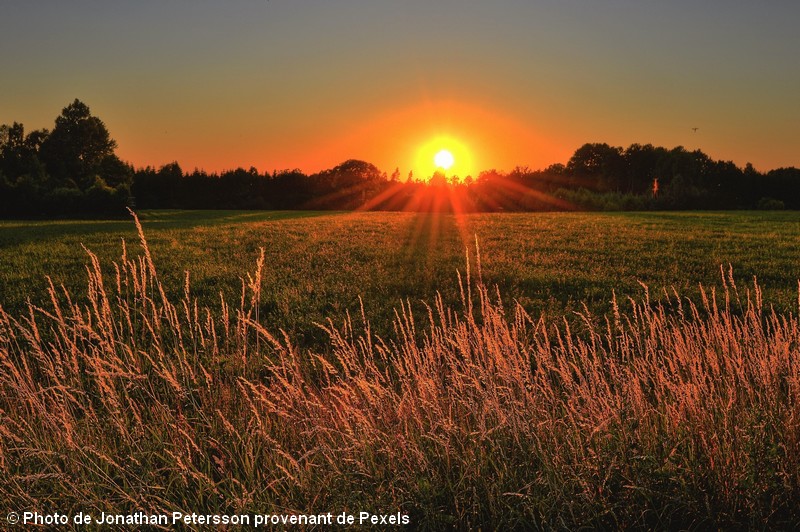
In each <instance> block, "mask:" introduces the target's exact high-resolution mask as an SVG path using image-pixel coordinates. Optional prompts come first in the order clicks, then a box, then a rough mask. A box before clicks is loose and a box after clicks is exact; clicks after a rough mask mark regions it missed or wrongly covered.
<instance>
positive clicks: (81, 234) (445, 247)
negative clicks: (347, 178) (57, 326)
mask: <svg viewBox="0 0 800 532" xmlns="http://www.w3.org/2000/svg"><path fill="white" fill-rule="evenodd" d="M141 219H142V222H143V225H144V228H145V231H146V234H147V237H148V240H149V243H150V247H151V249H152V251H153V256H154V257H155V261H156V266H157V267H158V269H159V271H160V273H161V278H162V280H164V281H165V285H166V287H167V289H168V290H171V291H172V292H173V293H176V294H180V293H182V290H183V284H184V276H185V272H186V271H189V272H190V274H191V285H192V289H193V295H195V296H197V297H198V298H199V299H200V300H201V301H203V302H204V303H205V304H208V305H210V306H212V307H214V306H215V305H217V304H218V301H219V293H220V292H222V293H223V295H224V296H225V297H226V298H227V299H229V300H235V299H238V296H239V294H240V293H241V277H243V276H244V275H245V274H246V273H247V272H249V271H251V270H252V268H253V265H254V263H255V260H256V257H257V256H258V253H259V248H262V247H263V248H264V250H265V255H266V264H265V270H264V288H263V296H262V297H263V299H262V306H261V309H260V310H261V317H262V319H263V321H264V322H265V323H267V324H269V325H270V326H272V327H273V329H275V330H277V329H284V330H286V331H288V332H289V333H290V334H291V335H292V337H293V338H294V339H295V341H297V342H298V343H299V344H300V345H304V346H315V347H319V345H320V344H321V342H323V341H324V339H325V336H324V334H323V333H322V332H321V331H320V330H319V329H318V328H317V327H316V326H315V325H314V323H315V322H323V321H324V320H325V319H326V318H329V317H330V318H333V319H335V320H340V319H341V318H342V316H343V315H344V314H345V312H347V311H349V312H351V313H352V312H356V311H358V310H359V296H360V297H361V298H362V299H363V302H364V306H365V308H366V310H367V313H368V314H369V315H370V316H371V317H372V318H373V320H374V321H375V323H376V328H377V332H379V333H381V334H387V333H388V332H389V329H390V327H389V325H390V323H391V321H392V317H393V309H394V307H396V306H398V305H399V304H400V303H401V301H403V300H410V301H411V302H412V304H414V305H418V303H419V301H420V300H430V299H431V298H432V297H433V296H435V295H436V293H437V292H441V293H442V295H443V297H444V300H445V303H447V304H452V303H455V302H457V301H458V290H457V277H456V271H457V270H460V271H462V272H463V271H464V269H465V263H466V259H465V251H466V249H467V248H472V249H473V250H474V243H475V238H476V237H477V239H478V243H479V246H480V249H481V251H482V255H483V261H484V263H483V274H484V280H485V282H486V284H487V285H489V286H493V285H495V284H496V285H498V286H499V288H500V291H501V293H502V294H503V295H504V297H505V298H506V299H507V300H508V301H511V300H517V301H518V302H519V303H520V304H522V306H523V307H524V308H525V309H526V310H527V311H528V312H530V313H531V314H533V315H539V314H541V313H545V314H546V315H547V316H549V317H551V318H553V319H560V317H561V316H568V317H569V316H572V315H573V312H574V311H582V305H583V303H586V304H587V305H588V306H589V309H590V310H591V311H592V312H593V313H595V314H598V315H600V314H603V313H605V312H607V311H608V310H609V309H610V306H609V301H610V299H611V297H612V291H615V292H616V294H617V296H618V297H619V298H620V299H621V300H623V301H624V300H625V298H626V297H628V296H631V297H637V296H639V295H640V294H641V293H642V287H641V286H640V284H639V281H641V282H643V283H645V284H647V285H648V286H649V287H650V292H651V293H652V294H653V295H654V297H656V298H658V297H659V296H660V294H661V293H662V291H663V289H665V288H666V289H671V288H673V287H674V288H675V289H677V290H678V291H679V292H680V293H681V294H683V295H686V296H696V295H697V293H698V292H697V287H698V284H699V283H703V284H704V285H706V286H717V285H719V283H720V267H721V266H723V267H724V268H725V269H726V270H727V268H728V266H729V265H730V266H732V267H733V271H734V274H735V276H736V278H737V279H739V280H744V281H751V280H752V278H753V276H758V280H759V284H760V285H761V286H762V287H763V289H764V292H765V298H766V299H767V300H768V301H769V302H771V303H772V304H774V305H776V307H777V308H778V309H779V310H786V309H790V308H795V305H796V302H797V294H796V287H795V281H796V280H797V279H798V278H800V247H799V246H797V242H798V240H799V239H800V220H799V219H798V216H797V214H796V213H792V212H769V213H765V212H752V213H751V212H723V213H716V212H713V213H613V214H598V213H591V214H583V213H581V214H569V213H555V214H477V215H469V216H465V217H463V218H455V217H453V216H452V215H435V214H415V213H320V212H243V211H146V212H143V213H141ZM122 239H125V240H126V242H127V243H128V249H129V252H130V253H132V254H133V253H138V252H139V248H138V243H137V238H136V234H135V229H134V227H133V223H132V222H130V221H126V220H121V221H79V222H74V221H54V222H0V287H2V290H0V305H3V307H4V308H5V309H6V310H9V311H12V312H14V311H19V310H22V309H23V308H24V306H25V302H26V300H28V299H29V298H30V300H31V301H32V302H34V303H42V302H46V301H47V294H46V282H45V277H46V276H50V277H52V279H53V281H54V283H56V285H59V284H64V286H65V287H66V288H67V289H68V290H69V291H70V292H71V293H73V294H76V295H81V294H85V291H86V272H85V266H86V265H87V264H88V258H87V254H86V252H85V251H84V250H83V249H82V248H81V245H83V246H85V247H86V248H88V249H89V250H91V251H92V252H94V253H96V254H97V255H98V256H99V257H100V259H101V263H102V264H103V265H104V267H105V268H106V271H107V272H108V273H110V272H111V266H110V265H111V262H112V261H113V260H119V257H120V252H121V251H120V250H121V245H120V244H121V240H122ZM473 254H474V253H473ZM473 260H474V257H473Z"/></svg>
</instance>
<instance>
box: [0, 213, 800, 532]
mask: <svg viewBox="0 0 800 532" xmlns="http://www.w3.org/2000/svg"><path fill="white" fill-rule="evenodd" d="M142 221H143V229H142V230H140V229H137V226H135V225H134V224H133V223H132V222H127V221H124V222H117V221H115V222H4V223H2V224H0V246H1V247H0V268H1V270H0V275H2V278H0V283H1V284H0V286H2V290H3V291H2V294H0V301H2V308H0V499H2V500H3V501H4V503H5V504H7V505H8V509H9V510H13V511H18V512H23V511H36V512H40V513H44V514H47V513H52V512H53V511H56V510H57V511H60V512H62V513H69V514H73V515H74V514H76V513H78V512H88V513H90V514H92V515H94V516H99V514H100V512H105V513H110V514H131V513H134V512H145V513H148V514H170V513H171V512H176V511H178V512H197V513H203V514H206V513H207V514H225V515H234V514H245V515H264V514H324V513H326V512H333V513H334V514H336V513H341V512H348V513H351V514H355V515H356V516H358V515H359V512H369V513H371V514H385V515H388V514H395V513H397V512H399V513H400V514H401V515H405V516H407V518H408V519H409V522H410V524H411V525H412V526H414V527H415V528H420V529H433V530H438V529H442V528H445V527H457V528H479V527H480V528H486V529H495V528H497V529H522V530H529V529H568V530H574V529H580V528H606V529H616V528H645V529H652V528H656V529H697V530H705V529H717V528H758V529H771V528H776V529H791V528H795V527H796V526H798V524H800V510H798V508H800V364H799V363H798V360H800V358H799V355H800V347H799V346H800V322H799V321H798V318H797V302H798V288H797V278H798V277H800V275H798V271H797V268H798V261H797V259H798V252H797V251H796V250H795V242H796V241H797V237H798V232H800V224H798V221H797V219H796V215H795V214H794V213H769V214H762V213H691V214H687V213H655V214H654V213H649V214H636V213H633V214H631V213H626V214H613V215H599V214H548V215H539V214H525V215H517V214H501V215H475V216H468V217H466V218H463V219H462V218H453V217H450V216H435V215H416V214H385V213H355V214H353V213H333V214H331V213H326V214H320V213H241V212H213V213H199V212H195V213H187V212H148V213H143V215H142ZM476 237H477V240H478V242H479V247H480V252H479V253H477V251H476V249H475V244H474V242H475V238H476ZM121 238H125V240H126V242H127V245H126V247H127V253H126V254H125V255H124V256H123V258H122V259H120V256H121V242H120V240H121ZM145 238H146V239H147V244H145V243H144V239H145ZM81 244H84V245H85V246H86V247H87V248H89V249H91V250H93V251H94V252H96V253H97V255H94V254H91V253H89V252H87V251H84V250H83V249H82V248H81ZM260 248H263V249H264V255H263V257H262V256H261V253H260ZM467 249H469V252H467V251H466V250H467ZM467 253H468V254H469V255H470V259H469V274H467V264H468V262H467V259H466V256H465V255H466V254H467ZM478 255H479V258H480V260H478ZM112 260H116V265H115V264H113V263H112ZM478 264H480V267H479V266H478ZM721 264H723V265H725V268H724V269H725V274H724V275H721V273H720V265H721ZM728 264H730V265H731V267H732V272H733V273H729V270H728V268H727V265H728ZM456 270H460V271H461V277H460V279H461V280H460V281H459V276H458V275H457V274H456ZM185 271H190V272H191V275H190V280H189V282H187V281H186V277H185V274H184V272H185ZM479 271H480V273H479ZM45 275H49V276H50V277H51V278H52V279H53V280H54V282H56V283H63V284H64V286H65V287H67V291H68V292H69V293H71V294H72V295H71V296H70V297H67V295H66V294H65V293H63V291H61V290H60V289H55V290H53V291H52V293H48V289H47V284H46V283H45V281H44V276H45ZM755 275H757V276H758V283H757V284H756V283H754V282H753V279H752V277H753V276H755ZM481 278H482V279H483V282H481V280H480V279H481ZM241 279H244V281H241ZM639 281H642V282H644V283H646V285H647V286H649V288H648V289H647V290H645V288H643V287H642V286H641V285H640V284H639ZM701 282H702V283H703V284H704V285H705V286H706V288H705V289H702V290H701V289H699V288H698V283H701ZM495 285H497V287H498V288H497V290H495ZM667 287H674V288H675V291H674V292H673V291H672V290H671V289H670V290H666V291H665V290H664V289H665V288H667ZM220 292H222V297H220ZM615 295H616V296H615ZM628 296H632V299H630V300H629V299H626V298H627V297H628ZM685 296H689V298H687V297H685ZM359 297H361V298H362V299H363V304H364V310H363V314H362V311H361V310H360V303H359ZM27 298H30V300H31V301H32V302H35V303H36V304H37V305H40V306H41V308H40V309H37V308H34V307H33V306H30V307H29V306H27V305H25V303H24V301H25V300H26V299H27ZM500 298H502V300H501V299H500ZM404 300H405V301H408V303H405V304H404V303H403V301H404ZM421 300H424V301H425V302H426V303H423V302H422V301H421ZM514 300H516V301H517V302H518V303H519V304H518V305H516V304H515V303H514ZM584 303H585V304H586V307H584ZM587 309H588V310H589V312H590V313H592V314H593V315H592V316H590V315H588V314H587V312H586V310H587ZM543 312H545V313H546V316H545V319H542V313H543ZM348 313H349V314H350V316H351V318H352V319H350V318H348V317H347V315H348ZM325 318H330V319H331V320H332V321H331V322H329V323H328V325H327V328H326V329H322V328H320V327H318V326H315V325H313V322H315V321H316V322H319V323H322V324H324V323H325ZM561 318H567V319H566V320H562V319H561ZM281 328H283V329H285V330H286V334H282V333H281V332H280V329H281ZM198 528H201V527H198ZM376 528H378V527H376Z"/></svg>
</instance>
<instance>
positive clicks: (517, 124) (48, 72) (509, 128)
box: [0, 0, 800, 177]
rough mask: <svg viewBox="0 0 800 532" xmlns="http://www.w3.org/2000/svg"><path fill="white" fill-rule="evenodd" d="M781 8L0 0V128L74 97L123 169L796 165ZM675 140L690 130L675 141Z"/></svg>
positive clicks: (791, 61)
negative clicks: (663, 152)
mask: <svg viewBox="0 0 800 532" xmlns="http://www.w3.org/2000/svg"><path fill="white" fill-rule="evenodd" d="M798 22H800V2H796V1H794V0H793V1H784V0H773V1H771V2H769V3H766V2H765V3H756V2H751V1H740V0H729V1H725V2H722V1H713V0H709V1H706V2H702V3H697V2H695V1H687V0H672V1H670V2H663V1H649V0H638V1H633V0H593V1H589V0H586V1H577V0H557V1H532V0H527V1H522V0H516V1H514V0H509V1H502V0H497V1H493V2H488V1H486V0H482V1H475V0H403V1H398V0H393V1H392V0H259V1H256V0H249V1H235V0H231V1H227V2H209V1H203V0H195V1H191V2H188V1H186V2H184V1H178V0H173V1H169V2H164V1H150V0H140V1H136V2H129V1H117V0H103V1H91V2H90V1H81V0H76V1H70V2H63V1H37V2H30V1H27V0H26V1H17V0H5V1H3V2H2V3H0V72H2V83H1V84H0V123H3V124H10V123H12V122H14V121H16V122H21V123H23V124H24V125H25V126H26V129H27V130H31V129H38V128H44V127H46V128H52V127H53V123H54V119H55V117H56V116H57V115H58V114H59V113H60V112H61V109H62V108H63V107H65V106H66V105H68V104H69V103H71V102H72V101H73V100H74V99H75V98H78V99H80V100H81V101H83V102H84V103H86V104H87V105H89V107H90V108H91V110H92V113H93V114H94V115H95V116H99V117H100V118H101V119H102V120H103V121H104V122H105V123H106V126H107V127H108V129H109V131H110V133H111V136H112V137H113V138H114V139H116V141H117V143H118V146H119V147H118V149H117V154H118V155H119V156H120V157H121V158H122V159H123V160H125V161H128V162H130V163H132V164H133V165H134V166H136V167H141V166H146V165H150V166H154V167H159V166H161V165H163V164H166V163H169V162H172V161H177V162H178V163H179V164H180V165H181V167H183V168H184V170H192V169H194V168H200V169H204V170H207V171H223V170H225V169H232V168H236V167H240V166H241V167H245V168H247V167H250V166H255V167H256V168H257V169H259V170H260V171H267V172H271V171H273V170H278V171H280V170H283V169H294V168H297V169H300V170H302V171H304V172H306V173H311V172H316V171H319V170H323V169H326V168H331V167H333V166H335V165H337V164H339V163H341V162H343V161H345V160H347V159H362V160H366V161H369V162H371V163H373V164H375V165H377V166H378V167H379V168H381V169H382V170H384V171H387V172H388V173H391V172H392V171H393V170H394V169H395V168H399V169H400V171H401V174H402V175H403V176H405V175H406V174H407V173H408V171H410V170H411V171H413V172H414V174H415V176H418V177H419V176H424V175H426V174H427V175H430V174H431V173H432V172H433V170H434V169H435V166H434V165H433V162H432V161H433V156H434V154H435V153H436V152H437V151H438V150H440V149H448V150H450V151H451V152H452V153H453V155H454V157H455V161H456V162H455V165H454V166H453V167H452V168H451V169H450V170H449V172H450V173H453V174H458V175H461V176H462V177H463V176H466V175H470V174H471V175H475V176H476V175H477V174H478V173H479V172H480V171H481V170H488V169H497V170H501V171H508V170H511V169H513V168H514V167H516V166H523V167H524V166H527V167H530V168H532V169H538V168H544V167H546V166H548V165H550V164H553V163H566V162H567V160H568V159H569V157H570V156H571V155H572V153H573V152H574V151H575V149H577V148H578V147H579V146H581V145H582V144H584V143H586V142H606V143H609V144H611V145H614V146H622V147H626V146H628V145H630V144H632V143H640V144H646V143H651V144H654V145H657V146H665V147H668V148H672V147H675V146H684V147H685V148H687V149H690V150H694V149H701V150H703V151H704V152H705V153H707V154H708V155H710V156H711V157H712V158H714V159H722V160H732V161H734V162H735V163H736V164H737V165H739V166H744V164H745V163H747V162H750V163H752V164H753V165H754V166H755V167H756V168H757V169H758V170H762V171H766V170H770V169H772V168H778V167H785V166H800V96H798V95H800V68H798V62H797V61H798V60H797V55H798V52H800V31H798V29H797V24H798ZM693 128H698V129H697V131H694V130H693Z"/></svg>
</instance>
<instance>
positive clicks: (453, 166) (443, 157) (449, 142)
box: [414, 135, 475, 179]
mask: <svg viewBox="0 0 800 532" xmlns="http://www.w3.org/2000/svg"><path fill="white" fill-rule="evenodd" d="M473 164H474V163H473V155H472V153H471V150H470V149H468V148H467V146H466V145H465V144H464V143H463V142H461V141H460V140H458V139H456V138H455V137H454V136H451V135H437V136H436V137H433V138H430V139H429V140H428V141H427V142H425V143H424V144H422V145H420V146H419V148H417V156H416V164H415V165H414V167H415V170H416V171H415V174H417V172H420V173H419V175H418V177H419V178H422V179H429V178H430V177H431V176H432V175H433V174H434V173H436V172H441V171H443V170H444V171H446V172H447V173H448V175H454V176H455V175H457V176H460V177H462V178H463V177H466V176H467V175H471V174H473V173H474V172H475V169H474V168H473Z"/></svg>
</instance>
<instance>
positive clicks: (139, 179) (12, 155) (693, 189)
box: [0, 99, 800, 217]
mask: <svg viewBox="0 0 800 532" xmlns="http://www.w3.org/2000/svg"><path fill="white" fill-rule="evenodd" d="M116 147H117V145H116V142H115V141H114V140H113V139H112V138H111V136H110V134H109V132H108V130H107V128H106V126H105V124H104V123H103V121H102V120H100V119H99V118H97V117H95V116H92V114H91V112H90V110H89V107H88V106H86V105H85V104H84V103H83V102H81V101H79V100H77V99H76V100H75V101H74V102H73V103H71V104H70V105H68V106H67V107H65V108H64V109H63V111H62V113H61V115H59V116H58V117H57V118H56V121H55V127H54V128H53V130H52V131H48V130H45V129H42V130H34V131H31V132H29V133H27V134H26V132H25V129H24V127H23V125H22V124H19V123H16V122H15V123H13V124H12V125H3V126H0V215H2V216H3V217H31V216H76V215H78V216H109V215H115V214H122V213H124V210H125V207H127V206H135V207H136V208H139V209H148V208H179V209H320V210H324V209H335V210H352V209H368V210H412V211H433V210H436V211H463V212H492V211H544V210H546V211H552V210H654V209H784V208H787V209H800V170H798V169H797V168H793V167H792V168H780V169H776V170H771V171H769V172H765V173H762V172H759V171H757V170H756V169H755V168H753V166H752V165H751V164H747V165H746V166H745V167H744V168H740V167H737V166H736V165H735V164H734V163H733V162H730V161H718V160H713V159H711V158H710V157H709V156H708V155H706V154H705V153H703V152H702V151H700V150H694V151H689V150H687V149H685V148H683V147H681V146H679V147H676V148H672V149H667V148H663V147H656V146H653V145H650V144H646V145H641V144H633V145H631V146H629V147H627V148H624V149H623V148H621V147H614V146H610V145H608V144H604V143H590V144H584V145H583V146H581V147H580V148H578V149H577V150H576V151H575V153H574V154H573V156H572V157H571V158H570V159H569V161H567V163H566V164H555V165H552V166H549V167H547V168H545V169H543V170H531V169H529V168H525V167H517V168H515V169H514V170H512V171H510V172H499V171H496V170H487V171H483V172H481V173H480V174H479V175H478V176H477V177H472V176H466V177H464V178H463V179H462V178H460V177H458V176H446V175H445V174H443V173H439V172H437V173H436V174H434V175H433V176H430V178H428V179H423V180H415V179H413V176H412V175H411V174H410V173H409V175H408V177H407V178H406V179H401V177H400V171H399V169H396V170H395V171H394V172H392V174H391V175H387V174H386V172H383V171H381V170H380V169H378V168H377V167H376V166H375V165H373V164H370V163H368V162H365V161H359V160H348V161H345V162H343V163H342V164H340V165H338V166H336V167H334V168H331V169H328V170H324V171H322V172H318V173H315V174H310V175H307V174H305V173H303V172H301V171H300V170H297V169H294V170H282V171H273V172H272V173H260V172H259V171H258V170H256V169H255V168H252V167H251V168H249V169H243V168H238V169H235V170H230V171H226V172H222V173H219V174H217V173H207V172H204V171H202V170H194V171H192V172H186V171H184V170H183V169H182V168H181V167H180V166H179V165H178V163H176V162H173V163H169V164H166V165H164V166H162V167H160V168H157V169H156V168H152V167H146V168H139V169H134V168H133V167H132V166H131V165H129V164H127V163H125V162H123V161H121V160H120V159H119V157H117V156H116V154H115V153H114V150H115V149H116Z"/></svg>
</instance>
